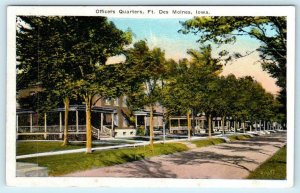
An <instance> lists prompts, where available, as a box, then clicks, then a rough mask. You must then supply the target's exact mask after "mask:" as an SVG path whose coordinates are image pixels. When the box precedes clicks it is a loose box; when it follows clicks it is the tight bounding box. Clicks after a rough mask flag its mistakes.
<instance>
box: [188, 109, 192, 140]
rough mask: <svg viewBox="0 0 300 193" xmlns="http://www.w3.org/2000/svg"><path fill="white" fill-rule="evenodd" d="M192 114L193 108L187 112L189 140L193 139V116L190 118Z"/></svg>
mask: <svg viewBox="0 0 300 193" xmlns="http://www.w3.org/2000/svg"><path fill="white" fill-rule="evenodd" d="M190 115H191V110H188V112H187V124H188V140H191V130H192V128H191V125H192V124H191V118H190Z"/></svg>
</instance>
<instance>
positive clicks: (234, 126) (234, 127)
mask: <svg viewBox="0 0 300 193" xmlns="http://www.w3.org/2000/svg"><path fill="white" fill-rule="evenodd" d="M235 124H236V122H235V120H234V121H233V130H234V133H236V125H235Z"/></svg>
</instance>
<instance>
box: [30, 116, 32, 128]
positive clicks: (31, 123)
mask: <svg viewBox="0 0 300 193" xmlns="http://www.w3.org/2000/svg"><path fill="white" fill-rule="evenodd" d="M30 133H32V113H30Z"/></svg>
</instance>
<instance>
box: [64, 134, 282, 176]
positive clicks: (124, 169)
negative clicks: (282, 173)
mask: <svg viewBox="0 0 300 193" xmlns="http://www.w3.org/2000/svg"><path fill="white" fill-rule="evenodd" d="M285 143H286V134H285V133H275V134H270V135H264V136H259V137H254V138H251V139H249V140H243V141H234V142H230V143H224V144H219V145H215V146H209V147H203V148H195V149H192V150H189V151H186V152H181V153H175V154H172V155H163V156H157V157H153V158H150V159H148V160H142V161H135V162H130V163H125V164H120V165H115V166H110V167H103V168H97V169H92V170H87V171H82V172H75V173H71V174H69V175H67V176H90V177H91V176H93V177H94V176H99V177H100V176H101V177H104V176H105V177H108V176H109V177H137V178H188V179H191V178H197V179H242V178H245V177H247V175H248V174H249V171H252V170H254V169H255V168H257V167H258V166H259V165H260V164H261V163H262V162H264V161H265V160H266V159H268V158H269V157H271V156H272V155H273V154H274V153H275V152H276V151H277V150H278V149H279V148H280V147H282V146H283V145H284V144H285Z"/></svg>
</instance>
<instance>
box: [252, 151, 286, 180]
mask: <svg viewBox="0 0 300 193" xmlns="http://www.w3.org/2000/svg"><path fill="white" fill-rule="evenodd" d="M286 156H287V155H286V146H284V147H282V148H281V149H280V150H278V151H277V152H276V154H275V155H273V156H272V157H271V158H270V159H268V160H267V161H265V162H264V163H263V164H262V165H260V166H259V167H258V168H257V169H255V170H254V171H252V172H251V173H250V174H249V176H248V177H247V178H248V179H262V180H265V179H268V180H271V179H272V180H285V179H286Z"/></svg>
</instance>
